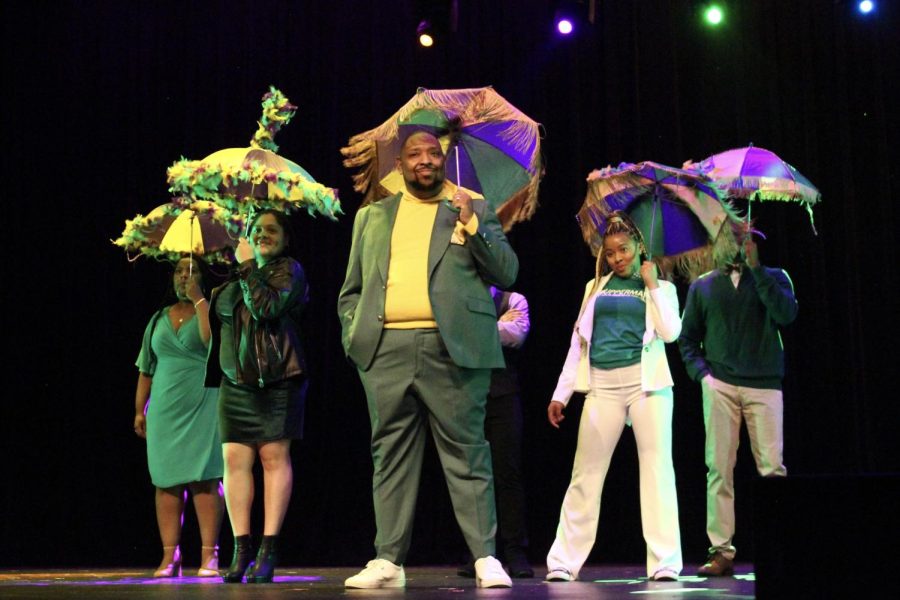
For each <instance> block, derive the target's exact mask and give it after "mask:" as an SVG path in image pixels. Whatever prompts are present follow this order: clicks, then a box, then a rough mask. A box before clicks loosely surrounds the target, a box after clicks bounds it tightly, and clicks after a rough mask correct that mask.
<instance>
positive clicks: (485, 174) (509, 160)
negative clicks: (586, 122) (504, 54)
mask: <svg viewBox="0 0 900 600" xmlns="http://www.w3.org/2000/svg"><path fill="white" fill-rule="evenodd" d="M419 130H425V131H429V132H431V133H433V134H434V135H435V136H436V137H438V139H439V140H440V142H441V146H442V147H443V149H444V153H445V155H446V157H447V160H446V164H445V173H446V177H447V178H448V179H449V180H450V181H452V182H453V183H455V184H456V185H459V186H462V187H464V188H467V189H469V190H472V191H474V192H476V193H477V194H479V195H481V196H483V197H484V198H486V199H487V200H488V201H489V202H490V203H491V206H492V207H493V208H494V210H495V211H496V212H497V215H498V217H499V218H500V221H501V223H503V228H504V230H509V229H510V228H511V227H512V226H513V225H514V224H515V223H517V222H519V221H523V220H527V219H530V218H531V216H532V215H533V214H534V211H535V209H536V208H537V192H538V185H539V184H540V179H541V176H542V175H543V171H542V167H541V153H540V125H539V124H538V123H537V122H535V121H533V120H532V119H530V118H529V117H528V116H526V115H525V114H524V113H522V112H521V111H520V110H519V109H517V108H516V107H515V106H513V105H512V104H510V103H509V102H508V101H507V100H506V99H504V98H503V97H502V96H500V94H498V93H497V92H496V91H494V89H493V88H492V87H484V88H470V89H457V90H428V89H424V88H419V90H418V91H417V92H416V95H415V96H413V98H412V99H411V100H410V101H409V102H407V103H406V104H405V105H403V107H401V108H400V110H398V111H397V112H396V113H394V114H393V115H392V116H391V118H389V119H388V120H387V121H385V122H384V123H382V124H381V125H379V126H378V127H376V128H374V129H371V130H369V131H366V132H364V133H360V134H358V135H355V136H353V137H352V138H350V141H349V144H348V145H347V146H346V147H345V148H342V149H341V153H342V154H343V155H344V156H345V157H346V158H345V160H344V166H346V167H350V168H358V169H359V172H358V173H357V174H356V175H354V177H353V179H354V189H355V190H357V191H358V192H361V193H363V194H365V196H366V198H365V201H364V205H365V204H368V203H369V202H373V201H375V200H378V199H380V198H383V197H385V196H388V195H391V194H394V193H396V192H398V191H400V190H401V189H403V179H402V177H401V175H400V173H399V172H398V171H397V169H396V158H397V156H399V155H400V148H401V145H402V143H403V141H404V140H405V139H406V137H407V136H408V135H409V134H410V133H411V132H413V131H419Z"/></svg>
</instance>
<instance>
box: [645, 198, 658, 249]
mask: <svg viewBox="0 0 900 600" xmlns="http://www.w3.org/2000/svg"><path fill="white" fill-rule="evenodd" d="M658 205H659V188H654V190H653V206H652V207H651V209H650V210H651V212H650V239H649V240H647V241H646V244H645V249H646V250H647V260H651V259H652V258H653V230H654V229H656V207H657V206H658Z"/></svg>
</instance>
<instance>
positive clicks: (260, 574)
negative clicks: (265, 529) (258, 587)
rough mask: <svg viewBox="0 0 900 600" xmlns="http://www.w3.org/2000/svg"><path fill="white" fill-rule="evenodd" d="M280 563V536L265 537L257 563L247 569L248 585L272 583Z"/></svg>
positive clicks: (257, 554)
mask: <svg viewBox="0 0 900 600" xmlns="http://www.w3.org/2000/svg"><path fill="white" fill-rule="evenodd" d="M276 562H278V536H277V535H264V536H263V539H262V543H261V544H260V545H259V552H257V553H256V561H255V562H254V563H253V566H251V567H250V568H249V569H247V583H271V581H272V577H274V576H275V563H276Z"/></svg>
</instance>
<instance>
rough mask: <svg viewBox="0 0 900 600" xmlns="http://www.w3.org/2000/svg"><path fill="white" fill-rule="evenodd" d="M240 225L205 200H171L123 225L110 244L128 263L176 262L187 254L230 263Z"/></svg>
mask: <svg viewBox="0 0 900 600" xmlns="http://www.w3.org/2000/svg"><path fill="white" fill-rule="evenodd" d="M243 227H244V222H243V219H242V218H241V216H240V215H239V214H237V213H233V212H231V211H229V210H228V209H226V208H224V207H222V206H219V205H218V204H216V203H214V202H210V201H208V200H198V201H191V200H189V199H186V198H175V199H173V200H172V201H171V202H168V203H166V204H163V205H160V206H157V207H156V208H154V209H153V210H152V211H150V212H149V213H148V214H147V216H144V215H137V216H136V217H135V218H134V219H129V220H127V221H125V230H124V231H122V235H121V236H119V238H118V239H116V240H113V243H114V244H115V245H117V246H119V247H121V248H124V249H125V252H126V253H127V254H128V256H129V258H130V260H136V259H137V258H139V257H140V256H142V255H143V256H149V257H152V258H157V259H162V260H170V261H173V262H174V261H177V260H178V259H179V258H182V257H184V256H187V255H189V254H197V255H200V256H202V257H203V258H204V259H205V260H206V262H208V263H225V264H227V263H230V262H231V261H232V260H233V256H234V254H233V250H234V247H235V246H236V245H237V240H238V236H239V235H240V234H241V232H242V230H243Z"/></svg>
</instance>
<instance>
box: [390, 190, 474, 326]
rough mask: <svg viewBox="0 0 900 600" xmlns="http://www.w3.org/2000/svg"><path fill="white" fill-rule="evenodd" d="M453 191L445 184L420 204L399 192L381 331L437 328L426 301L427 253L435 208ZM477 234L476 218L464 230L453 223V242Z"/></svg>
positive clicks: (459, 224) (409, 195) (419, 201)
mask: <svg viewBox="0 0 900 600" xmlns="http://www.w3.org/2000/svg"><path fill="white" fill-rule="evenodd" d="M455 191H456V186H455V185H454V184H453V183H451V182H449V181H445V182H444V188H443V190H441V193H440V194H438V195H437V196H435V197H434V198H433V199H428V200H420V199H419V198H416V197H415V196H413V195H411V194H409V193H408V192H406V191H404V192H403V197H402V198H401V199H400V204H399V206H398V207H397V217H396V220H395V221H394V230H393V232H392V233H391V260H390V264H389V265H388V277H387V292H386V295H385V300H384V326H385V328H387V329H436V328H437V323H436V322H435V320H434V312H433V311H432V310H431V300H430V299H429V297H428V249H429V247H430V246H431V231H432V229H433V228H434V219H435V217H436V215H437V210H438V206H439V205H440V202H441V201H442V200H445V199H447V198H450V197H451V196H453V193H454V192H455ZM471 195H473V196H474V195H475V194H471ZM477 231H478V216H477V215H472V219H471V220H469V223H468V225H466V226H465V227H463V225H462V223H460V222H457V223H456V230H455V231H454V232H453V237H454V242H464V239H465V236H464V234H463V232H466V233H467V234H469V235H474V234H475V233H476V232H477Z"/></svg>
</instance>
